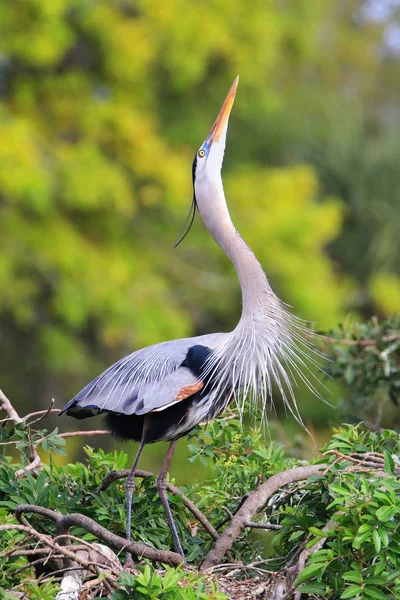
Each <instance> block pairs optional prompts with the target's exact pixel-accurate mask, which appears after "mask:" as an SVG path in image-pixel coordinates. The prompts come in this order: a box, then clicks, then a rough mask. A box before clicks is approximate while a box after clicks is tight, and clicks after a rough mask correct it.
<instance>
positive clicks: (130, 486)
mask: <svg viewBox="0 0 400 600" xmlns="http://www.w3.org/2000/svg"><path fill="white" fill-rule="evenodd" d="M144 445H145V440H144V436H142V439H141V440H140V444H139V448H138V451H137V453H136V456H135V460H134V461H133V466H132V469H131V470H130V473H129V475H128V477H127V480H126V536H125V537H126V539H127V540H128V541H130V539H131V519H132V514H131V513H132V495H133V490H134V489H135V471H136V469H137V466H138V462H139V459H140V457H141V456H142V452H143V448H144ZM131 561H132V556H131V554H130V552H127V554H126V562H131Z"/></svg>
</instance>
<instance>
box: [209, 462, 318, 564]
mask: <svg viewBox="0 0 400 600" xmlns="http://www.w3.org/2000/svg"><path fill="white" fill-rule="evenodd" d="M326 467H327V465H320V464H318V465H310V466H307V467H297V468H295V469H288V470H287V471H282V473H278V474H277V475H273V477H270V479H268V481H266V482H265V483H263V484H262V485H260V486H259V487H258V488H257V489H255V490H254V491H253V492H251V493H250V494H249V497H248V498H247V500H245V502H244V503H243V506H242V507H241V508H240V509H239V510H238V512H237V513H236V514H235V516H234V517H233V519H232V521H231V522H230V524H229V525H228V527H227V528H226V529H225V530H224V532H223V533H222V534H221V535H220V536H219V538H218V540H217V541H216V542H215V544H214V546H213V548H212V549H211V550H210V552H209V553H208V554H207V556H206V558H205V560H204V562H203V564H202V565H201V571H203V572H204V571H207V569H210V568H212V567H215V565H217V564H218V563H220V562H221V560H222V558H223V557H224V555H225V554H226V552H227V551H228V550H230V548H231V546H232V544H233V542H234V541H235V539H236V538H237V537H238V536H239V535H240V533H241V531H242V529H243V528H244V527H245V526H246V523H248V522H249V521H250V520H251V518H252V516H253V515H254V514H255V513H256V512H257V510H259V509H260V508H261V507H262V506H263V505H264V504H265V503H266V502H267V500H268V499H269V498H270V497H271V496H272V495H273V494H275V493H276V492H277V491H278V490H279V489H280V488H281V487H283V486H284V485H288V484H289V483H295V482H296V481H303V480H304V479H308V478H309V477H311V476H312V475H317V474H318V473H319V471H321V469H326Z"/></svg>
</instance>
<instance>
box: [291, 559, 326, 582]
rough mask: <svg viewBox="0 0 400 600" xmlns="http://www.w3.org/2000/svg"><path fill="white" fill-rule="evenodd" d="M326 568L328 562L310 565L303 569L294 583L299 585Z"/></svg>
mask: <svg viewBox="0 0 400 600" xmlns="http://www.w3.org/2000/svg"><path fill="white" fill-rule="evenodd" d="M325 568H326V563H315V564H313V565H308V566H307V567H305V568H304V569H303V570H302V572H301V573H300V575H299V576H298V578H297V579H296V581H295V583H294V585H295V586H298V585H300V583H303V581H307V579H311V577H313V576H314V575H316V574H317V573H319V572H320V571H322V570H323V569H325Z"/></svg>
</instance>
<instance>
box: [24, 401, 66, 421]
mask: <svg viewBox="0 0 400 600" xmlns="http://www.w3.org/2000/svg"><path fill="white" fill-rule="evenodd" d="M54 402H55V400H54V398H52V399H51V402H50V406H49V408H48V409H47V410H45V411H41V410H40V411H38V412H36V415H39V417H38V418H37V419H34V420H33V421H30V423H28V422H27V421H28V419H29V418H30V417H33V416H35V413H31V414H30V415H25V417H24V418H23V419H22V420H23V421H24V422H25V423H26V424H27V425H28V426H29V427H32V425H33V424H34V423H39V422H40V421H43V419H45V418H46V417H47V415H48V414H50V413H51V412H52V409H53V406H54ZM53 410H54V409H53ZM56 410H57V412H59V409H58V408H57V409H56ZM40 413H42V414H40Z"/></svg>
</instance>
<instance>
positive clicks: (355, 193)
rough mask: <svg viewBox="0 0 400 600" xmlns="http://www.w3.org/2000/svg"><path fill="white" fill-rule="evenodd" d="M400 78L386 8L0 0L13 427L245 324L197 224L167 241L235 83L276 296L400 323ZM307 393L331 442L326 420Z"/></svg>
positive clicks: (252, 197)
mask: <svg viewBox="0 0 400 600" xmlns="http://www.w3.org/2000/svg"><path fill="white" fill-rule="evenodd" d="M399 67H400V3H399V2H398V1H394V0H392V1H389V0H387V1H385V0H321V1H319V2H310V1H309V0H297V1H296V2H290V1H289V0H255V1H254V2H251V3H245V2H243V0H209V1H207V2H205V1H201V0H197V1H194V0H191V1H188V0H167V1H166V2H158V1H156V0H108V1H106V0H51V1H43V0H0V289H1V293H0V365H1V367H0V369H1V373H0V374H1V382H0V387H2V388H3V389H4V391H5V392H6V393H7V395H8V396H9V397H10V398H11V399H12V400H13V402H15V404H16V406H17V407H18V408H19V410H21V411H22V412H23V411H25V412H26V411H31V410H35V409H39V408H43V407H46V406H48V403H49V401H50V398H51V397H55V398H56V406H59V407H60V406H62V405H63V403H64V402H66V401H67V400H68V399H69V398H70V397H71V396H73V395H74V394H75V393H76V392H77V391H78V390H79V389H80V388H81V387H82V386H83V385H85V383H87V382H88V381H89V380H91V379H92V378H93V377H94V376H95V375H97V374H98V373H99V372H100V371H101V370H103V369H104V368H105V367H106V366H108V365H109V364H110V363H112V362H114V361H115V360H117V359H118V358H120V357H121V356H123V355H124V354H126V353H128V352H132V351H133V350H135V349H137V348H139V347H141V346H144V345H147V344H152V343H156V342H159V341H162V340H166V339H171V338H176V337H182V336H187V335H194V334H200V333H205V332H209V331H219V330H229V329H232V328H233V327H234V325H235V324H236V322H237V320H238V317H239V315H240V290H239V287H238V283H237V280H236V276H235V273H234V271H233V268H232V266H231V265H230V263H229V261H228V259H227V258H226V257H225V256H224V255H223V254H222V252H221V251H220V249H219V248H218V247H217V246H216V245H215V244H214V242H213V241H212V240H211V238H210V236H209V235H208V233H207V232H206V231H205V229H204V227H203V225H202V224H201V222H200V219H199V218H197V219H196V223H195V226H194V227H193V229H192V231H191V233H190V236H189V237H188V238H187V239H186V240H185V241H184V243H183V244H181V245H180V246H179V247H178V248H177V249H176V250H174V249H173V245H174V242H175V239H176V237H177V235H178V233H179V231H180V229H181V227H182V224H183V222H184V219H185V217H186V214H187V211H188V210H189V206H190V203H191V197H192V191H191V162H192V158H193V156H194V153H195V151H196V150H197V148H198V147H199V145H200V144H201V143H202V141H203V140H204V138H205V137H206V135H207V134H208V132H209V130H210V128H211V126H212V124H213V121H214V119H215V117H216V115H217V113H218V110H219V108H220V105H221V103H222V101H223V99H224V97H225V94H226V92H227V91H228V89H229V87H230V85H231V83H232V81H233V79H234V78H235V77H236V75H237V74H238V73H239V74H240V77H241V79H240V86H239V90H238V94H237V98H236V102H235V106H234V109H233V112H232V116H231V120H230V129H229V133H228V142H227V152H226V158H225V163H224V171H223V177H224V183H225V191H226V195H227V198H228V203H229V206H230V209H231V212H232V217H233V220H234V222H235V224H236V225H237V227H238V229H239V231H240V232H241V234H242V235H243V237H244V238H245V239H246V240H247V241H248V243H249V244H250V245H251V247H252V248H253V250H254V251H255V253H256V255H257V257H258V258H259V260H260V262H261V263H262V264H263V266H264V268H265V271H266V272H267V274H268V276H269V278H270V280H271V284H272V286H273V288H274V290H275V291H276V293H277V294H278V295H279V296H280V297H281V298H282V299H284V300H285V302H287V303H289V304H290V305H292V306H293V311H294V312H295V313H296V314H297V315H299V316H301V317H303V318H305V319H307V320H310V321H312V322H314V323H315V327H316V328H317V329H319V330H327V329H329V328H330V327H334V326H336V325H337V324H338V323H339V322H340V321H341V320H343V318H345V317H346V318H348V315H349V314H350V315H352V317H353V318H365V317H369V316H371V315H378V316H380V317H383V316H385V315H388V314H391V313H394V312H396V311H398V310H400V260H399V255H400V234H399V232H400V208H399V207H400V168H399V160H400V159H399V157H400V135H399V131H400V127H399V126H400V112H399V107H400V104H399V98H400V75H399ZM300 396H302V412H303V418H304V420H305V422H306V423H308V424H309V426H310V427H311V428H312V429H313V431H314V433H315V434H316V437H317V439H318V431H319V429H321V430H323V429H324V428H325V427H326V426H327V425H329V424H330V423H334V422H335V416H334V414H333V411H332V409H331V408H330V407H329V406H327V405H324V404H322V403H320V402H319V401H318V400H317V399H316V398H313V397H310V395H307V394H305V393H300ZM332 396H333V399H332V397H330V400H331V401H333V402H334V396H335V394H333V395H332ZM278 408H279V406H278ZM271 418H272V423H273V421H274V416H273V415H272V417H271ZM67 421H68V419H66V420H65V421H64V422H63V423H62V425H61V426H62V427H63V428H64V427H66V426H67V425H66V422H67ZM58 425H60V423H58ZM74 425H76V424H75V423H74ZM87 425H88V426H90V425H91V426H95V427H97V426H99V423H98V422H96V423H95V424H94V422H92V423H89V422H88V423H87ZM292 425H293V431H297V432H298V433H299V427H298V425H296V424H292ZM274 427H275V429H277V428H280V427H281V425H280V424H279V423H278V422H276V423H275V425H274V424H273V426H272V428H271V429H272V431H273V430H274ZM277 435H278V436H279V437H282V438H284V434H280V433H278V434H277ZM308 443H309V444H310V445H311V446H312V445H313V443H312V441H309V442H308ZM77 444H78V442H77ZM160 452H161V453H163V452H164V448H163V447H162V448H161V450H160Z"/></svg>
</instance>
